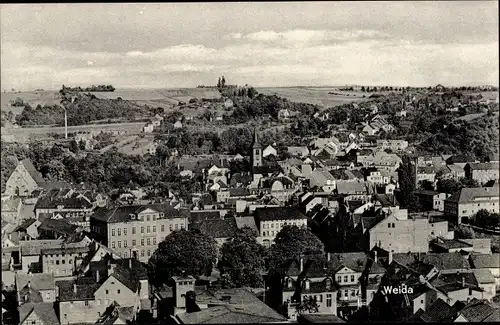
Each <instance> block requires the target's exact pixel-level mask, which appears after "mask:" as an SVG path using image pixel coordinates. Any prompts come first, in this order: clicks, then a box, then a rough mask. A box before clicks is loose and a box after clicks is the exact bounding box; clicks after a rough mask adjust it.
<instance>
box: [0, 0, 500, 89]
mask: <svg viewBox="0 0 500 325" xmlns="http://www.w3.org/2000/svg"><path fill="white" fill-rule="evenodd" d="M0 10H1V84H2V88H3V89H9V88H15V89H22V90H29V89H34V88H45V89H58V88H60V87H61V85H62V84H65V85H82V86H84V85H90V84H113V85H114V86H115V87H155V88H156V87H173V88H176V87H193V86H196V85H199V84H207V85H208V84H211V85H213V84H215V83H216V81H217V77H218V76H220V75H224V76H225V77H226V80H227V82H228V83H231V84H251V85H254V86H296V85H304V86H314V85H317V86H320V85H344V84H364V85H401V86H405V85H412V86H424V85H436V84H438V83H441V84H444V85H474V84H493V85H498V79H499V55H498V1H484V2H481V1H470V2H455V1H453V2H451V1H450V2H437V1H436V2H406V1H405V2H402V3H396V2H386V3H384V2H365V1H362V2H352V3H350V2H324V3H323V2H313V3H311V2H307V3H306V2H304V3H299V2H296V3H241V2H240V3H170V4H159V3H158V4H50V5H37V4H26V5H1V7H0Z"/></svg>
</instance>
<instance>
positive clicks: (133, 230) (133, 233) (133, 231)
mask: <svg viewBox="0 0 500 325" xmlns="http://www.w3.org/2000/svg"><path fill="white" fill-rule="evenodd" d="M132 235H135V227H132Z"/></svg>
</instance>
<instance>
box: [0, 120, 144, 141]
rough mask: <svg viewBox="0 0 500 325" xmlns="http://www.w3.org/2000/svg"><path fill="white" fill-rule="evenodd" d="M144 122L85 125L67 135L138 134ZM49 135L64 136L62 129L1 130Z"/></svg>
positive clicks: (69, 127)
mask: <svg viewBox="0 0 500 325" xmlns="http://www.w3.org/2000/svg"><path fill="white" fill-rule="evenodd" d="M144 124H145V123H144V122H129V123H114V124H87V125H77V126H68V133H74V132H89V131H105V132H111V131H125V132H127V133H131V134H135V133H140V132H141V130H142V127H143V126H144ZM49 133H58V134H64V127H63V126H58V127H36V128H2V134H5V135H13V136H14V137H16V138H17V137H27V136H29V135H32V134H34V135H43V134H49Z"/></svg>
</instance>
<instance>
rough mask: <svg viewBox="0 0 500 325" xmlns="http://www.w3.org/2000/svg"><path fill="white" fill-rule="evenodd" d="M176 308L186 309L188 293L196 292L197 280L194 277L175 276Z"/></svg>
mask: <svg viewBox="0 0 500 325" xmlns="http://www.w3.org/2000/svg"><path fill="white" fill-rule="evenodd" d="M172 279H173V280H174V282H175V283H174V290H173V291H174V292H173V294H174V299H175V308H176V309H179V308H186V293H188V292H189V291H194V281H195V278H194V277H192V276H185V275H183V276H173V277H172Z"/></svg>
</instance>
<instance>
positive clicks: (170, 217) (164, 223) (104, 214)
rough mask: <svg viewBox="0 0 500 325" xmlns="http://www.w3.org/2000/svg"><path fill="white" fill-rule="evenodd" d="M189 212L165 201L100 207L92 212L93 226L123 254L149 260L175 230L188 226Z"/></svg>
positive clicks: (101, 236)
mask: <svg viewBox="0 0 500 325" xmlns="http://www.w3.org/2000/svg"><path fill="white" fill-rule="evenodd" d="M189 214H190V213H189V211H188V210H177V209H174V208H173V207H171V206H168V205H163V204H148V205H141V206H137V205H135V206H119V207H114V208H99V209H98V210H97V211H96V212H95V213H94V214H93V215H91V216H90V228H91V231H92V232H93V233H95V234H96V235H97V236H98V237H100V241H101V242H102V243H103V244H104V245H106V246H108V247H110V248H112V249H113V250H115V251H116V252H117V253H118V254H119V255H121V256H122V257H130V256H135V257H137V258H138V259H139V260H140V261H141V262H147V261H148V260H149V257H150V256H151V254H152V253H153V252H154V250H155V249H156V248H157V247H158V243H159V242H161V241H162V240H164V239H165V237H166V236H168V235H169V234H170V233H171V232H172V231H174V230H180V229H188V218H189Z"/></svg>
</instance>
